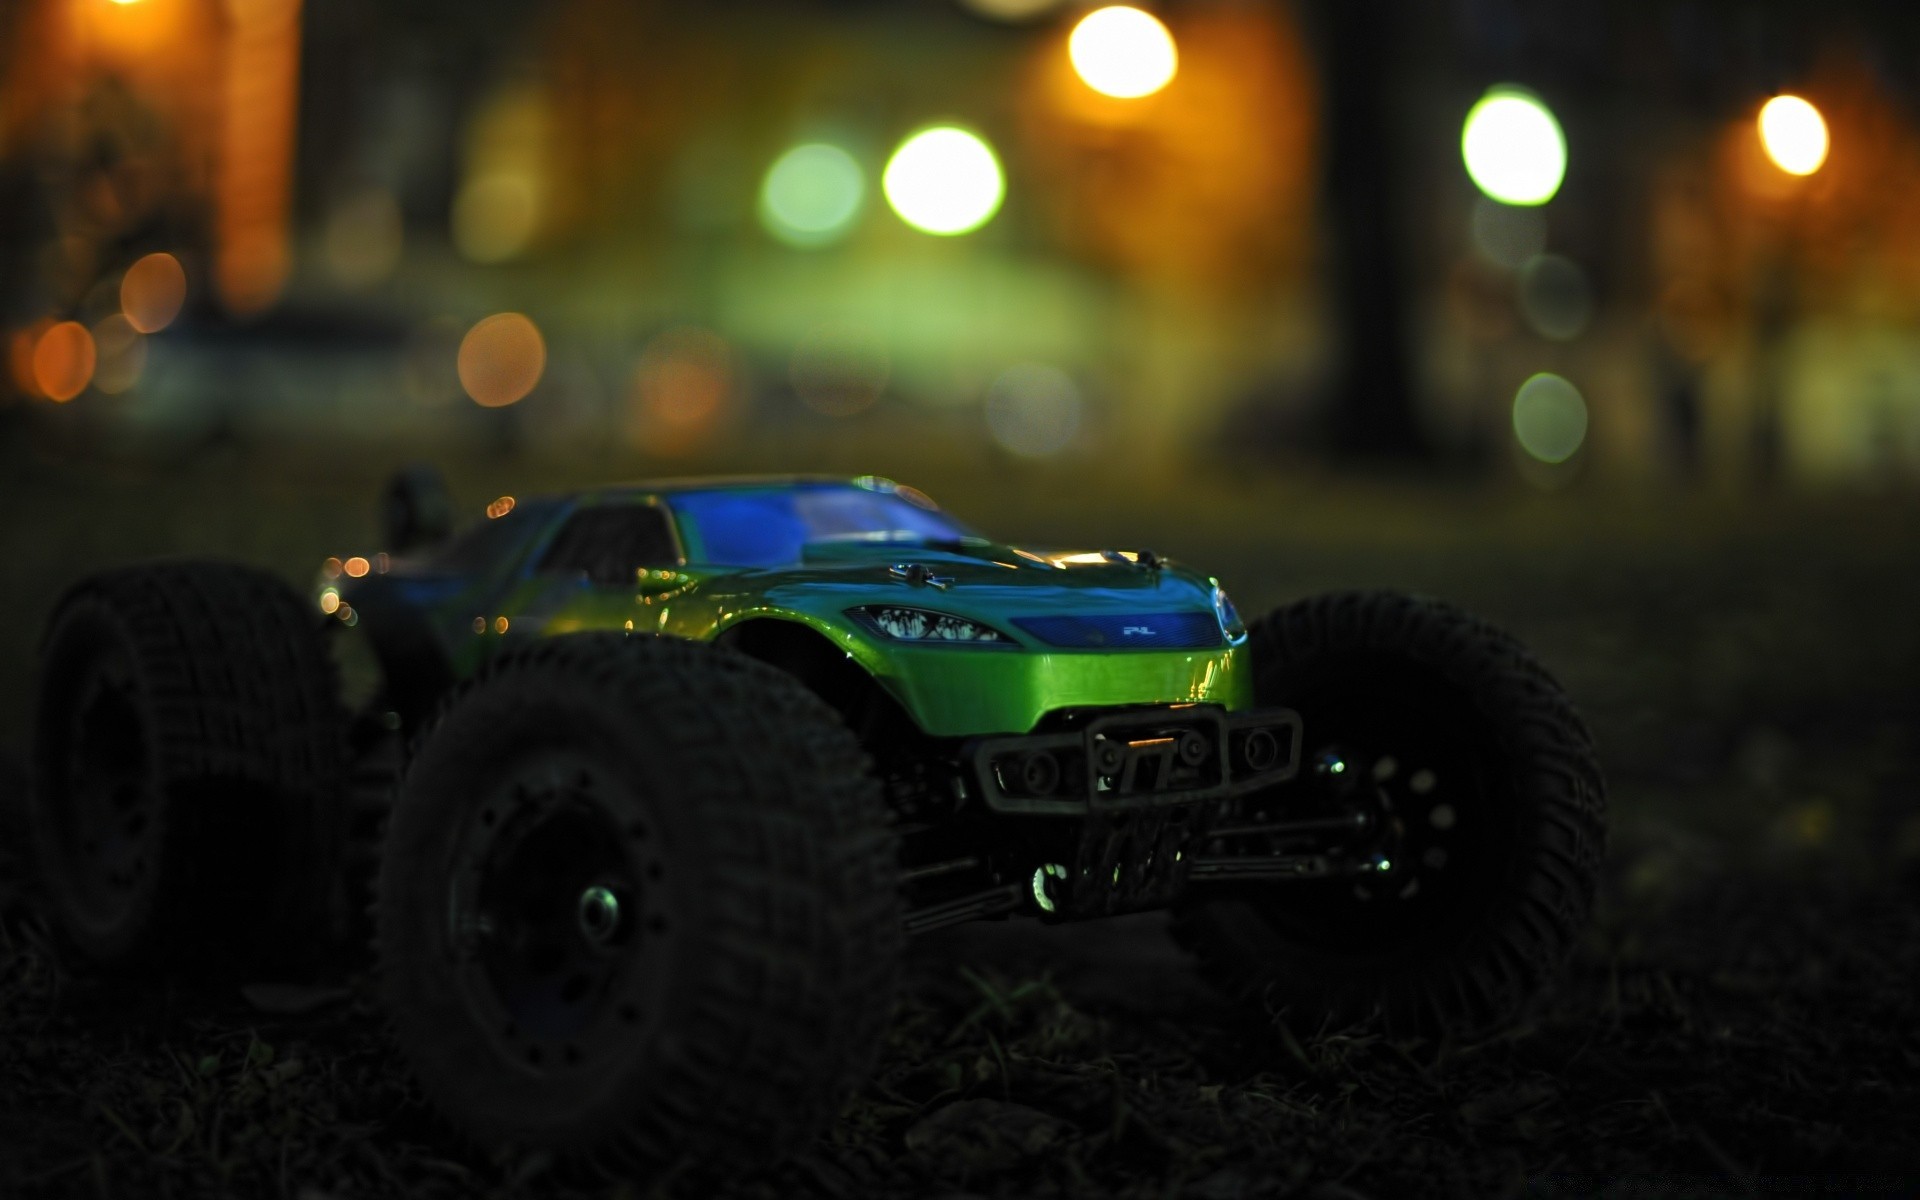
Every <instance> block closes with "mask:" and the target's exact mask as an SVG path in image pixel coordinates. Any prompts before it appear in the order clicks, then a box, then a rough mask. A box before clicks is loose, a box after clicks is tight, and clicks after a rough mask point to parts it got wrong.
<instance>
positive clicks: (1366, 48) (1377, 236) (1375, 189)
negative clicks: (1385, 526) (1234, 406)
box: [1306, 0, 1433, 462]
mask: <svg viewBox="0 0 1920 1200" xmlns="http://www.w3.org/2000/svg"><path fill="white" fill-rule="evenodd" d="M1306 8H1307V11H1308V14H1309V18H1310V24H1311V26H1312V29H1313V32H1314V34H1315V35H1316V37H1317V39H1318V41H1319V44H1320V62H1321V64H1322V71H1323V79H1324V83H1323V88H1322V97H1323V98H1322V105H1323V109H1322V111H1323V112H1324V113H1325V123H1324V134H1323V137H1324V144H1325V153H1324V163H1325V172H1326V173H1325V175H1324V177H1323V179H1322V184H1321V187H1322V191H1321V198H1322V204H1323V206H1324V211H1323V220H1324V221H1325V223H1326V228H1327V230H1328V232H1329V234H1330V241H1331V243H1332V249H1333V255H1332V261H1331V264H1330V271H1331V279H1330V280H1329V284H1330V291H1331V293H1332V311H1333V312H1334V313H1335V317H1336V323H1337V329H1338V349H1337V357H1336V359H1335V363H1334V369H1333V386H1332V391H1331V394H1330V396H1329V402H1330V407H1329V409H1328V412H1327V432H1328V434H1329V436H1330V440H1331V444H1332V447H1333V449H1334V451H1335V453H1337V454H1339V455H1340V456H1342V457H1344V458H1349V459H1355V460H1371V461H1378V462H1415V461H1421V460H1425V459H1429V458H1431V457H1432V453H1433V447H1432V442H1431V440H1430V439H1429V438H1428V436H1427V434H1426V431H1425V430H1424V428H1423V427H1422V426H1421V424H1420V421H1419V418H1418V415H1417V413H1416V404H1415V397H1414V389H1413V373H1412V370H1411V363H1410V355H1409V346H1408V335H1409V330H1408V323H1407V315H1406V289H1407V278H1406V269H1405V259H1404V254H1403V248H1402V243H1403V230H1402V228H1401V214H1400V194H1401V186H1402V180H1403V171H1404V168H1405V163H1404V160H1403V159H1402V157H1401V154H1400V147H1399V144H1398V139H1397V137H1396V136H1395V135H1396V132H1397V131H1396V129H1395V123H1394V119H1393V112H1392V106H1393V97H1394V92H1395V77H1396V74H1397V71H1396V64H1397V62H1398V59H1399V49H1400V45H1401V42H1402V39H1403V37H1404V36H1405V34H1406V32H1407V26H1408V25H1409V23H1410V22H1411V21H1412V20H1413V18H1412V17H1410V16H1409V15H1408V13H1407V10H1406V9H1404V8H1402V7H1401V6H1400V5H1397V4H1395V3H1393V2H1392V0H1312V2H1311V3H1309V4H1307V5H1306Z"/></svg>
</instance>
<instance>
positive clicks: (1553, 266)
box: [1519, 254, 1593, 342]
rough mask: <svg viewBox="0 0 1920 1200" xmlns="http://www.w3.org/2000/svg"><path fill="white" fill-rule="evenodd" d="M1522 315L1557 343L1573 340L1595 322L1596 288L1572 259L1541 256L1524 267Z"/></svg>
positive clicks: (1520, 281)
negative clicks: (1594, 301)
mask: <svg viewBox="0 0 1920 1200" xmlns="http://www.w3.org/2000/svg"><path fill="white" fill-rule="evenodd" d="M1519 285H1520V315H1521V316H1523V317H1525V318H1526V321H1527V324H1528V325H1529V326H1530V327H1531V328H1532V329H1533V331H1534V332H1535V333H1537V334H1539V335H1540V336H1541V337H1544V338H1552V339H1553V340H1554V341H1556V342H1567V341H1572V340H1573V339H1574V338H1577V337H1579V336H1580V335H1581V334H1582V333H1584V332H1586V328H1587V324H1588V322H1590V321H1591V320H1592V319H1593V286H1592V285H1591V284H1589V283H1588V282H1587V273H1586V272H1585V271H1583V270H1581V269H1580V265H1579V264H1578V263H1576V262H1574V261H1573V260H1572V259H1570V258H1565V257H1562V256H1561V255H1558V254H1538V255H1535V256H1534V257H1533V258H1531V259H1529V260H1527V263H1526V265H1525V266H1523V267H1521V268H1520V278H1519Z"/></svg>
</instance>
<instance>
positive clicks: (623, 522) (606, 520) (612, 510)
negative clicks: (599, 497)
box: [537, 504, 675, 586]
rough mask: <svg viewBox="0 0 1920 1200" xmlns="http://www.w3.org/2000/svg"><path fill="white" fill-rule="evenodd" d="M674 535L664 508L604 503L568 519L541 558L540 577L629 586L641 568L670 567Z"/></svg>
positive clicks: (673, 557) (672, 556)
mask: <svg viewBox="0 0 1920 1200" xmlns="http://www.w3.org/2000/svg"><path fill="white" fill-rule="evenodd" d="M674 560H675V555H674V549H673V531H672V529H671V528H670V527H669V526H668V525H667V514H666V510H664V509H662V508H659V507H657V506H655V505H651V504H606V505H600V506H598V507H595V508H586V509H582V510H580V511H579V512H577V513H575V514H573V516H571V517H569V518H567V523H566V524H565V525H562V526H561V527H560V532H559V533H557V534H555V535H554V538H553V544H552V545H550V546H548V547H547V552H546V554H545V555H543V556H542V557H541V559H540V565H539V567H538V568H537V569H538V571H539V572H540V574H542V575H585V576H586V577H587V578H588V579H590V580H592V581H593V582H594V583H601V584H611V585H615V586H618V585H620V584H631V583H632V582H633V573H634V572H635V571H637V570H639V569H640V568H642V567H664V566H670V565H672V564H673V562H674Z"/></svg>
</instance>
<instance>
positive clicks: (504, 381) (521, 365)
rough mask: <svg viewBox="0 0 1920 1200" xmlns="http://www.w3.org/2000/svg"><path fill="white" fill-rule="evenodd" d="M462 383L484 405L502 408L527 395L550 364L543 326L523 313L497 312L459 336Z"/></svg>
mask: <svg viewBox="0 0 1920 1200" xmlns="http://www.w3.org/2000/svg"><path fill="white" fill-rule="evenodd" d="M456 365H457V367H458V370H459V372H460V386H461V387H463V388H465V389H466V390H467V395H469V396H471V397H473V402H474V403H475V404H478V405H480V406H481V407H482V408H500V407H503V406H505V405H508V404H512V403H513V402H515V401H516V400H519V399H521V398H523V397H524V396H526V394H527V393H528V392H531V391H532V390H533V389H534V386H535V385H536V384H538V383H539V382H540V374H541V372H542V371H544V370H545V369H546V366H547V345H546V342H544V341H543V340H542V339H541V337H540V329H539V327H538V326H536V325H535V324H534V323H533V322H532V321H531V320H529V319H528V318H527V317H526V316H524V315H522V314H520V313H511V312H510V313H495V314H494V315H493V316H491V317H487V318H485V319H484V320H482V321H480V322H478V323H477V324H475V325H474V327H473V328H472V329H469V330H468V331H467V336H466V337H464V338H462V339H460V354H459V357H458V359H457V360H456Z"/></svg>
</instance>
